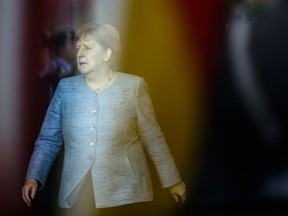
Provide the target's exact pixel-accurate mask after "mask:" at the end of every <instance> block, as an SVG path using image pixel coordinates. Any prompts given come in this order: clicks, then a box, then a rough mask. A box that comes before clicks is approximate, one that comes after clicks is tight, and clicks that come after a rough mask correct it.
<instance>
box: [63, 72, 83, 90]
mask: <svg viewBox="0 0 288 216" xmlns="http://www.w3.org/2000/svg"><path fill="white" fill-rule="evenodd" d="M82 82H83V75H81V74H80V75H76V76H71V77H66V78H63V79H61V80H60V82H59V84H60V85H61V86H62V87H64V86H73V85H79V84H81V83H82Z"/></svg>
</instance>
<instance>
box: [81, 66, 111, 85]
mask: <svg viewBox="0 0 288 216" xmlns="http://www.w3.org/2000/svg"><path fill="white" fill-rule="evenodd" d="M112 73H113V71H112V70H111V69H110V68H102V69H99V70H97V72H95V73H89V74H87V75H85V80H86V82H89V83H93V84H94V85H101V84H102V83H103V82H106V81H107V80H108V79H109V78H110V77H111V75H112Z"/></svg>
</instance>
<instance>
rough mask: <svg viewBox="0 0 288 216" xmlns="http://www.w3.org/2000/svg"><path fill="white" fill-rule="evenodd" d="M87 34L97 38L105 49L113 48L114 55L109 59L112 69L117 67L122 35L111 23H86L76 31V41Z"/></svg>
mask: <svg viewBox="0 0 288 216" xmlns="http://www.w3.org/2000/svg"><path fill="white" fill-rule="evenodd" d="M86 36H89V37H91V38H92V39H94V40H96V41H97V43H99V44H100V45H101V46H102V47H103V48H104V49H108V48H109V49H111V51H112V55H111V57H110V59H109V60H108V64H109V67H110V68H111V69H116V67H117V65H118V62H119V58H120V53H121V45H120V35H119V33H118V31H117V30H116V29H115V28H114V27H113V26H111V25H109V24H104V23H86V24H84V25H82V26H80V27H79V28H78V30H77V31H76V40H75V41H76V43H77V41H78V40H79V39H80V38H83V37H86Z"/></svg>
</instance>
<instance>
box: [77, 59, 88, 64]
mask: <svg viewBox="0 0 288 216" xmlns="http://www.w3.org/2000/svg"><path fill="white" fill-rule="evenodd" d="M78 64H79V65H85V64H87V61H86V59H78Z"/></svg>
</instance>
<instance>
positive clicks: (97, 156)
mask: <svg viewBox="0 0 288 216" xmlns="http://www.w3.org/2000/svg"><path fill="white" fill-rule="evenodd" d="M76 50H77V66H78V70H79V72H80V73H81V74H80V75H78V76H75V77H70V78H65V79H62V80H61V81H60V83H59V85H58V87H57V89H56V92H55V94H54V97H53V99H52V101H51V103H50V106H49V108H48V110H47V114H46V117H45V119H44V122H43V125H42V128H41V131H40V133H39V136H38V139H37V141H36V144H35V149H34V152H33V154H32V157H31V161H30V164H29V168H28V172H27V176H26V182H25V184H24V186H23V189H22V196H23V199H24V201H25V202H26V203H27V205H28V206H30V205H31V200H32V199H34V197H35V194H36V191H37V189H38V190H41V189H42V188H43V187H44V184H45V180H46V178H47V175H48V172H49V169H50V167H51V164H52V163H53V161H54V159H55V157H56V156H57V154H58V152H59V150H60V149H61V147H62V143H64V147H65V156H64V163H63V171H62V177H61V185H60V191H59V199H58V204H59V206H60V207H62V208H72V207H73V206H75V203H76V206H77V203H79V202H81V199H80V198H79V196H80V195H79V194H81V193H80V190H81V188H82V186H83V185H84V182H85V181H89V180H91V181H92V185H93V186H92V187H93V189H92V188H91V190H93V192H94V193H93V194H94V200H95V206H96V208H97V209H101V211H100V212H103V213H105V212H111V209H113V210H112V211H113V212H116V213H118V215H123V212H122V213H121V211H125V214H126V211H128V212H129V214H131V215H135V213H136V210H137V214H138V215H139V209H140V212H143V214H144V212H145V210H146V209H147V208H146V205H143V203H149V201H152V200H153V192H152V186H151V180H150V174H149V170H148V166H147V162H146V159H145V155H144V151H143V147H145V148H146V149H147V152H148V154H149V156H150V157H151V158H152V160H153V162H154V164H155V166H156V169H157V171H158V174H159V177H160V180H161V184H162V186H163V187H165V188H169V191H170V193H171V195H172V196H173V198H174V199H175V201H177V202H178V201H179V200H180V201H182V202H184V201H185V199H186V190H185V184H184V183H183V182H182V180H181V178H180V176H179V174H178V171H177V168H176V166H175V163H174V160H173V158H172V156H171V154H170V151H169V149H168V147H167V144H166V142H165V139H164V136H163V134H162V132H161V130H160V127H159V125H158V123H157V121H156V118H155V114H154V110H153V107H152V103H151V100H150V97H149V94H148V91H147V85H146V82H145V80H144V79H143V78H141V77H138V76H135V75H128V74H125V73H121V72H117V71H115V70H114V69H115V67H116V65H117V62H118V59H119V53H120V43H119V34H118V32H117V31H116V30H115V29H114V28H113V27H112V26H110V25H108V24H93V23H88V24H86V25H83V26H81V27H80V28H79V30H78V32H77V33H76ZM62 137H63V142H62ZM135 206H136V207H135ZM123 209H124V210H123ZM133 211H135V212H134V213H133ZM109 215H111V214H109ZM112 215H114V214H112ZM115 215H116V214H115ZM126 215H127V214H126Z"/></svg>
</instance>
